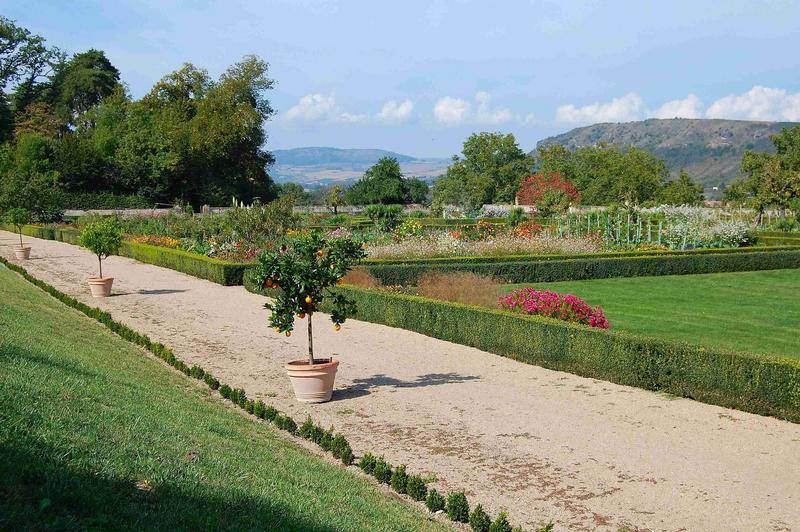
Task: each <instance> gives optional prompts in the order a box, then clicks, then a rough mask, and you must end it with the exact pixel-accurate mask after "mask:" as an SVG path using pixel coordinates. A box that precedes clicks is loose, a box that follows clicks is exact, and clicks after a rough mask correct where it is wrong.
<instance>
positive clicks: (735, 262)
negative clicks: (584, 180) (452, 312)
mask: <svg viewBox="0 0 800 532" xmlns="http://www.w3.org/2000/svg"><path fill="white" fill-rule="evenodd" d="M753 249H754V250H753V251H748V252H741V251H738V252H736V251H735V252H727V253H725V252H713V253H708V252H706V253H702V254H700V253H696V254H681V255H674V254H668V255H648V256H620V255H617V256H614V257H588V258H585V257H577V258H576V257H573V258H569V259H564V258H554V259H550V260H533V261H531V260H529V261H523V260H518V261H496V262H487V261H481V262H477V261H476V262H470V261H461V262H459V261H450V262H440V263H431V262H421V263H415V264H403V263H399V264H372V263H366V264H364V263H362V265H361V266H359V267H360V268H363V269H365V270H367V271H368V272H370V273H371V274H372V275H373V276H375V277H376V278H377V279H378V280H379V281H381V283H382V284H384V285H389V286H397V285H400V286H409V285H414V284H416V282H417V279H418V278H419V276H420V275H421V274H422V273H424V272H427V271H439V272H464V271H466V272H472V273H476V274H479V275H486V276H489V277H495V278H497V279H500V280H503V281H505V282H508V283H544V282H551V281H577V280H583V279H607V278H610V277H650V276H659V275H688V274H698V273H722V272H737V271H757V270H778V269H785V268H800V247H790V248H785V249H772V248H762V249H759V250H757V251H756V248H753Z"/></svg>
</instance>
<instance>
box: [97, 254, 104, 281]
mask: <svg viewBox="0 0 800 532" xmlns="http://www.w3.org/2000/svg"><path fill="white" fill-rule="evenodd" d="M97 263H98V264H99V265H100V278H101V279H102V278H103V259H102V258H100V255H98V256H97Z"/></svg>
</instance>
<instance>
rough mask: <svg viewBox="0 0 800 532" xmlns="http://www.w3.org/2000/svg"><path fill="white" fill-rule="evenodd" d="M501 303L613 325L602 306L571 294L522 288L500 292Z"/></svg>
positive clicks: (585, 322)
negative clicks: (590, 303)
mask: <svg viewBox="0 0 800 532" xmlns="http://www.w3.org/2000/svg"><path fill="white" fill-rule="evenodd" d="M498 304H499V306H500V308H501V309H505V310H510V311H512V312H520V313H522V314H528V315H531V316H544V317H546V318H556V319H559V320H564V321H569V322H572V323H581V324H583V325H588V326H589V327H598V328H600V329H608V328H609V326H610V325H609V323H608V320H607V319H606V316H605V314H603V309H602V308H600V307H599V306H596V307H594V308H592V307H590V306H589V305H588V304H587V303H586V301H584V300H583V299H581V298H579V297H577V296H573V295H572V294H566V295H562V294H557V293H555V292H552V291H550V290H536V289H535V288H520V289H517V290H514V291H512V292H509V293H508V294H506V295H504V296H501V297H500V299H499V301H498Z"/></svg>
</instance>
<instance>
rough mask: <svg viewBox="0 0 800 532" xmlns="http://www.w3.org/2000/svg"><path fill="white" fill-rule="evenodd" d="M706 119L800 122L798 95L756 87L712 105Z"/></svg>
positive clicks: (799, 95)
mask: <svg viewBox="0 0 800 532" xmlns="http://www.w3.org/2000/svg"><path fill="white" fill-rule="evenodd" d="M706 116H707V117H708V118H730V119H743V120H789V121H796V120H800V93H794V94H789V93H787V92H786V90H785V89H773V88H770V87H762V86H760V85H756V86H755V87H753V88H752V89H750V90H749V91H747V92H746V93H744V94H739V95H736V94H731V95H729V96H725V97H724V98H720V99H719V100H717V101H715V102H714V103H712V104H711V105H710V106H709V107H708V109H707V110H706Z"/></svg>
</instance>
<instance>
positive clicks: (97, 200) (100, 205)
mask: <svg viewBox="0 0 800 532" xmlns="http://www.w3.org/2000/svg"><path fill="white" fill-rule="evenodd" d="M62 194H63V198H64V207H65V208H66V209H80V210H91V209H152V208H153V205H154V202H153V201H151V200H148V199H147V198H143V197H142V196H135V195H121V194H112V193H110V192H101V193H94V192H64V193H62Z"/></svg>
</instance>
